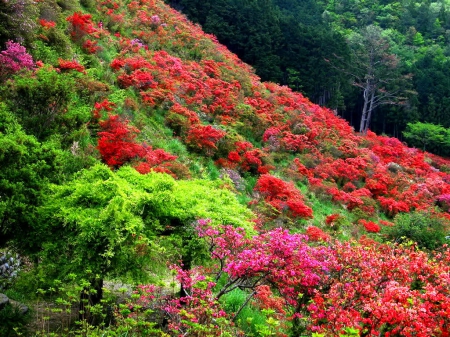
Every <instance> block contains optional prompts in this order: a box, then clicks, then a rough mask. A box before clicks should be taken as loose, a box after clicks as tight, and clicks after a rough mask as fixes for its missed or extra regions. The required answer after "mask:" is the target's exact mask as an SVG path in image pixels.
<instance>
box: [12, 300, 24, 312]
mask: <svg viewBox="0 0 450 337" xmlns="http://www.w3.org/2000/svg"><path fill="white" fill-rule="evenodd" d="M10 303H11V305H12V306H14V307H15V308H17V309H18V310H19V313H20V314H21V315H25V314H26V313H27V312H28V307H27V306H26V305H25V304H23V303H20V302H17V301H13V300H10Z"/></svg>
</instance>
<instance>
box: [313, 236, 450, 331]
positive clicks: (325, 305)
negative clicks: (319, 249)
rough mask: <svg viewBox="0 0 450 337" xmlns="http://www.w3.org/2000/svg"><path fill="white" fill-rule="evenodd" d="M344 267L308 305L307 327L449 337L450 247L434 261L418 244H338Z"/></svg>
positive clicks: (339, 256)
mask: <svg viewBox="0 0 450 337" xmlns="http://www.w3.org/2000/svg"><path fill="white" fill-rule="evenodd" d="M334 249H335V253H336V256H337V259H338V262H339V264H340V265H341V268H340V269H339V270H336V271H335V272H334V274H333V276H332V280H333V282H331V283H330V284H331V286H330V288H329V289H328V291H326V292H323V291H317V292H316V293H315V296H314V298H313V299H312V301H311V303H310V304H309V306H308V309H309V313H310V317H311V319H312V321H311V325H310V326H309V329H310V330H312V331H314V332H317V333H321V334H324V335H326V336H334V335H340V334H344V333H345V329H348V328H352V329H355V330H356V331H357V332H356V333H357V335H362V334H367V335H370V336H402V337H408V336H417V337H428V336H441V337H443V336H449V333H450V315H449V313H450V295H449V292H448V287H449V286H450V277H449V275H450V274H449V272H450V267H449V266H450V264H449V262H450V251H449V250H448V249H446V250H445V252H443V253H439V254H436V256H435V258H434V259H430V258H429V256H428V255H427V254H426V253H424V252H421V251H417V250H416V247H398V246H388V245H381V244H373V243H370V244H369V245H355V244H354V243H335V247H334Z"/></svg>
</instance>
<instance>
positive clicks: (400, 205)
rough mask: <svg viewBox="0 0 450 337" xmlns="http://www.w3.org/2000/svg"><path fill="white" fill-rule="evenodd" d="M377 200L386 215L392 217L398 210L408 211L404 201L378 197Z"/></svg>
mask: <svg viewBox="0 0 450 337" xmlns="http://www.w3.org/2000/svg"><path fill="white" fill-rule="evenodd" d="M378 201H379V203H380V205H381V208H382V209H383V210H384V211H385V213H386V215H388V216H390V217H394V216H395V215H396V214H397V213H399V212H406V213H407V212H409V211H410V208H409V206H408V204H407V203H406V202H404V201H397V200H395V199H393V198H385V197H379V198H378Z"/></svg>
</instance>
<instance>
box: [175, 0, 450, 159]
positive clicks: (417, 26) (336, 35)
mask: <svg viewBox="0 0 450 337" xmlns="http://www.w3.org/2000/svg"><path fill="white" fill-rule="evenodd" d="M170 4H171V5H172V6H174V7H175V8H177V9H178V10H181V11H182V12H183V13H185V14H186V15H187V16H188V17H189V18H190V19H191V20H193V21H194V22H197V23H199V24H200V25H201V26H202V28H203V29H204V30H205V31H206V32H208V33H212V34H214V35H216V36H217V38H218V39H219V41H220V42H221V43H223V44H225V45H226V46H227V47H228V48H229V49H230V50H231V51H233V52H234V53H236V54H237V55H238V56H239V57H240V58H241V59H243V60H244V61H245V62H247V63H249V64H251V65H252V66H254V67H255V69H256V73H257V74H258V75H259V76H260V77H261V79H262V80H265V81H273V82H276V83H280V84H282V85H288V86H290V87H291V88H292V89H294V90H299V91H301V92H302V93H304V94H305V95H306V96H307V97H308V98H309V99H311V100H312V101H313V102H314V103H317V104H319V105H322V106H327V107H330V108H332V109H335V110H336V111H337V113H338V114H339V115H340V116H342V117H344V118H345V119H347V120H348V121H349V122H350V124H351V125H352V126H354V127H355V130H356V131H360V132H364V131H365V130H367V128H370V129H371V130H372V131H375V132H377V133H385V134H388V135H392V136H395V137H397V138H399V139H401V140H404V141H407V142H408V144H409V145H411V146H416V147H420V148H421V146H420V144H419V143H417V142H416V141H415V138H414V137H410V136H409V135H410V133H409V132H410V131H411V127H408V123H411V124H415V123H417V122H420V123H422V124H423V123H425V124H433V125H435V126H438V125H440V126H442V127H444V128H449V127H450V115H449V113H448V111H449V104H448V103H449V100H450V80H449V77H448V75H447V73H446V70H447V69H448V64H449V62H450V59H449V56H450V49H449V42H450V4H449V2H448V1H445V0H438V1H401V2H400V1H371V2H370V3H368V2H367V1H356V0H348V1H347V0H321V1H312V0H305V1H302V0H244V1H242V0H220V1H213V0H172V1H170ZM368 27H369V28H370V27H376V30H377V34H376V35H377V36H372V37H369V36H368V34H367V28H368ZM371 38H372V41H370V39H371ZM371 43H372V45H371V46H370V47H369V45H370V44H371ZM371 50H372V51H375V52H376V53H378V56H377V57H378V58H379V61H380V62H378V63H376V64H377V68H378V69H373V70H374V72H372V68H371V64H370V60H369V58H370V56H369V54H370V51H371ZM369 78H370V79H371V80H372V79H374V78H375V81H373V83H372V88H365V89H364V88H363V86H362V85H361V84H362V83H363V82H364V81H365V80H368V79H369ZM365 90H366V92H367V95H366V96H367V97H368V98H367V105H368V107H367V110H368V111H369V110H372V113H371V118H370V120H369V123H370V124H369V125H367V126H366V127H365V126H364V125H362V124H363V123H361V122H360V121H361V115H362V113H363V111H364V105H365V99H364V91H365ZM371 90H372V91H373V92H374V94H375V101H376V99H377V98H378V99H379V100H378V104H374V105H373V106H372V109H370V108H371V106H370V93H369V92H370V91H371ZM386 96H387V97H386ZM433 125H432V126H429V127H430V128H433V127H434V126H433ZM427 127H428V126H427ZM407 128H408V130H409V131H408V132H407V133H406V134H404V131H405V130H406V129H407ZM432 150H433V151H434V152H436V153H438V154H441V155H449V149H448V146H446V145H445V144H443V143H442V142H440V143H435V144H434V146H433V149H432Z"/></svg>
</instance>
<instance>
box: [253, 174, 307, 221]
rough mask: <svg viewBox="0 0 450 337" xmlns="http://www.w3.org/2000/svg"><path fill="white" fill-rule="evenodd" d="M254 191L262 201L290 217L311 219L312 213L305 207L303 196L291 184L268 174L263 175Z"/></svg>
mask: <svg viewBox="0 0 450 337" xmlns="http://www.w3.org/2000/svg"><path fill="white" fill-rule="evenodd" d="M255 191H257V192H259V193H260V194H261V196H262V197H263V199H264V201H265V202H266V203H268V204H269V205H271V206H272V207H274V208H275V209H277V210H278V211H280V212H287V214H288V215H290V216H292V217H294V218H295V217H301V218H311V217H312V215H313V211H312V209H311V208H310V207H308V206H306V205H305V203H304V201H303V196H302V194H301V193H300V191H299V190H298V189H297V188H296V187H295V186H294V184H293V183H287V182H285V181H283V180H281V179H279V178H276V177H274V176H272V175H270V174H263V175H262V176H261V177H260V178H259V179H258V181H257V182H256V186H255Z"/></svg>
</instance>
